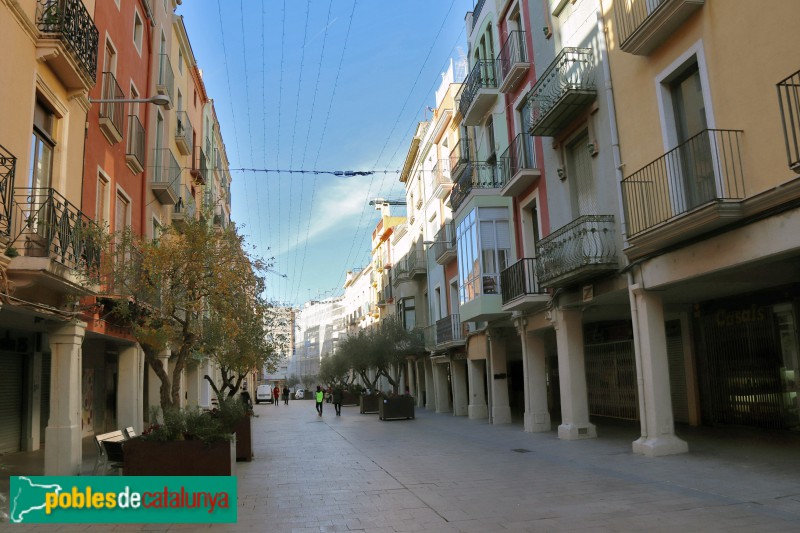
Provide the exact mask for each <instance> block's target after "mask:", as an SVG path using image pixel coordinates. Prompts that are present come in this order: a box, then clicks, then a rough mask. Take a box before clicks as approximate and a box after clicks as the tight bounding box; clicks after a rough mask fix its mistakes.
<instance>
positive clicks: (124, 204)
mask: <svg viewBox="0 0 800 533" xmlns="http://www.w3.org/2000/svg"><path fill="white" fill-rule="evenodd" d="M130 225H131V201H130V200H129V199H128V198H127V197H126V196H125V195H124V194H123V193H122V191H117V201H116V204H115V206H114V231H122V230H124V229H125V228H127V227H128V226H130Z"/></svg>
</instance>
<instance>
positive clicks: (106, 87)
mask: <svg viewBox="0 0 800 533" xmlns="http://www.w3.org/2000/svg"><path fill="white" fill-rule="evenodd" d="M101 98H102V99H103V100H120V99H122V98H125V94H124V93H123V92H122V88H121V87H120V86H119V84H118V83H117V78H115V77H114V74H112V73H111V72H103V92H102V97H101ZM124 122H125V104H124V103H123V102H103V103H101V104H100V131H101V132H103V135H105V137H106V139H108V142H110V143H111V144H117V143H118V142H120V141H121V140H122V131H123V129H122V128H123V124H124Z"/></svg>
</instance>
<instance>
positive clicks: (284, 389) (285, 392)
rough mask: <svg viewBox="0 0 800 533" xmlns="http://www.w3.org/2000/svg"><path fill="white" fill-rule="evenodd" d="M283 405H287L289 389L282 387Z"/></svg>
mask: <svg viewBox="0 0 800 533" xmlns="http://www.w3.org/2000/svg"><path fill="white" fill-rule="evenodd" d="M283 405H289V387H287V386H286V385H284V386H283Z"/></svg>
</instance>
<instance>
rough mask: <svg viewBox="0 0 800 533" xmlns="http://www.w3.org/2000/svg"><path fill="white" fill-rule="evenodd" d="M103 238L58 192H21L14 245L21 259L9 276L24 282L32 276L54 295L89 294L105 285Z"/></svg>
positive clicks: (14, 206) (15, 214) (14, 220)
mask: <svg viewBox="0 0 800 533" xmlns="http://www.w3.org/2000/svg"><path fill="white" fill-rule="evenodd" d="M102 235H103V234H102V230H101V228H100V227H99V226H98V225H97V224H96V223H95V222H94V221H93V220H92V219H90V218H89V217H87V216H86V215H85V214H84V213H83V212H82V211H81V210H80V209H78V208H77V207H76V206H75V205H74V204H72V203H71V202H69V201H68V200H67V199H66V198H65V197H64V196H63V195H62V194H61V193H59V192H58V191H56V190H55V189H52V188H38V189H28V188H15V189H14V195H13V199H12V220H11V239H10V240H11V245H12V246H14V248H16V249H17V252H18V253H19V257H18V258H17V259H16V260H15V261H14V263H12V264H11V265H10V266H9V270H13V271H15V276H16V278H17V279H18V280H19V279H20V277H21V276H27V277H30V278H31V279H33V278H35V279H36V280H37V281H38V282H40V283H41V284H42V285H43V286H47V287H49V288H51V289H56V290H73V289H74V290H78V291H79V292H85V290H86V289H87V285H90V284H95V283H97V282H99V280H100V254H101V248H102ZM22 285H25V283H24V282H22Z"/></svg>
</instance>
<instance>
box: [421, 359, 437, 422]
mask: <svg viewBox="0 0 800 533" xmlns="http://www.w3.org/2000/svg"><path fill="white" fill-rule="evenodd" d="M423 364H424V365H425V409H427V410H429V411H434V410H435V409H436V380H434V379H433V364H432V363H431V358H430V357H425V359H424V363H423Z"/></svg>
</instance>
